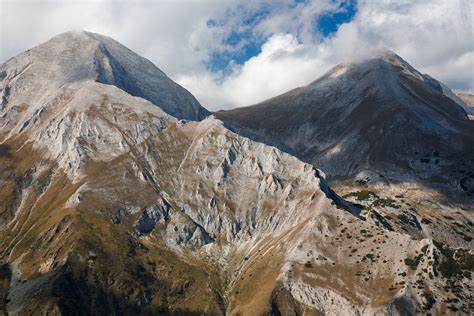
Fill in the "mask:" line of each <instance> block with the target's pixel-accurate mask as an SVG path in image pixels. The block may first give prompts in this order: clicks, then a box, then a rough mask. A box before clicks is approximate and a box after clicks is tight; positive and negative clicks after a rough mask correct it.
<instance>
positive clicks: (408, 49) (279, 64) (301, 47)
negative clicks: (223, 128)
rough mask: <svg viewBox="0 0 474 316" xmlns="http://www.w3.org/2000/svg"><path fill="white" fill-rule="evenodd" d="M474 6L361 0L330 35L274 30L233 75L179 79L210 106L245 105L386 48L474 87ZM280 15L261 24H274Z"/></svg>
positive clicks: (454, 82) (432, 72)
mask: <svg viewBox="0 0 474 316" xmlns="http://www.w3.org/2000/svg"><path fill="white" fill-rule="evenodd" d="M473 7H474V6H473V5H472V3H471V2H469V1H429V2H428V1H413V2H412V1H396V2H394V1H360V2H359V4H358V12H357V14H356V16H355V18H354V19H353V20H352V21H350V22H349V23H346V24H343V25H341V26H340V27H339V29H338V31H337V32H336V33H335V34H333V35H332V36H331V37H328V38H325V39H322V40H319V39H318V38H315V37H314V36H313V37H308V36H300V37H297V36H294V35H293V34H294V33H275V34H273V33H270V34H271V35H270V37H269V38H268V40H267V41H266V42H265V44H263V46H262V51H261V53H260V54H259V55H257V56H255V57H253V58H251V59H249V60H248V61H246V62H245V63H244V64H243V65H239V66H237V67H234V69H233V72H232V73H231V74H230V75H227V76H225V77H224V78H222V77H219V76H217V75H216V74H210V73H207V72H206V73H196V74H190V73H188V74H183V75H181V76H178V77H177V80H178V82H180V83H182V84H183V85H184V86H186V87H188V88H189V89H191V90H192V91H193V92H194V93H195V94H196V95H197V96H198V98H200V99H201V100H202V101H203V103H204V104H206V105H208V107H210V108H211V109H221V108H232V107H235V106H245V105H250V104H253V103H257V102H260V101H263V100H265V99H267V98H270V97H273V96H275V95H277V94H280V93H282V92H285V91H287V90H290V89H292V88H295V87H298V86H301V85H305V84H307V83H309V82H311V81H313V80H315V79H316V78H317V77H318V76H320V75H322V74H324V72H326V71H327V70H328V69H329V68H330V67H332V66H334V65H335V64H337V63H338V62H341V61H344V60H353V59H359V58H361V57H362V56H367V55H368V54H370V53H371V52H372V51H374V50H376V49H379V48H380V47H385V48H389V49H392V50H393V51H395V52H396V53H398V54H399V55H400V56H402V57H403V58H404V59H406V60H407V61H408V62H409V63H411V64H412V65H413V66H414V67H416V68H418V69H419V70H420V71H422V72H425V73H428V74H430V75H432V76H433V77H435V78H438V79H439V80H441V81H443V82H445V83H447V84H448V85H450V86H452V87H453V88H460V89H464V90H470V91H474V71H473V69H474V47H473V45H474V41H473V39H474V37H473V25H472V23H473V22H472V21H473ZM275 19H276V20H279V18H278V17H277V16H274V17H273V18H272V19H269V20H267V21H264V22H262V24H261V25H259V26H258V27H263V26H262V25H265V24H270V25H273V21H272V20H275ZM286 24H287V22H286V21H285V22H282V25H286ZM263 28H264V29H267V30H278V31H284V29H282V28H275V27H273V26H271V27H268V28H265V27H263ZM202 79H203V80H202ZM201 80H202V81H201Z"/></svg>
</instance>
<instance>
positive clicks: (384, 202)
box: [373, 199, 402, 208]
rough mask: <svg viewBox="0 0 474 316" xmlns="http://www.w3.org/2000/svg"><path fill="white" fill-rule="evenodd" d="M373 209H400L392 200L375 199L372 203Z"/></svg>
mask: <svg viewBox="0 0 474 316" xmlns="http://www.w3.org/2000/svg"><path fill="white" fill-rule="evenodd" d="M373 205H374V206H375V207H379V206H382V207H387V206H389V207H393V208H400V207H402V206H401V205H397V204H395V201H394V200H392V199H377V200H375V201H374V204H373Z"/></svg>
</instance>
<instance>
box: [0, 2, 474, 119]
mask: <svg viewBox="0 0 474 316" xmlns="http://www.w3.org/2000/svg"><path fill="white" fill-rule="evenodd" d="M473 28H474V1H471V0H426V1H424V0H397V1H391V0H370V1H368V0H360V1H356V0H348V1H342V0H341V1H339V0H306V1H305V0H252V1H249V0H232V1H230V0H155V1H151V0H147V1H139V0H136V1H130V0H129V1H117V0H95V1H94V0H82V1H77V0H70V1H65V0H44V1H39V0H0V62H2V63H3V62H4V61H6V60H7V59H8V58H10V57H13V56H15V55H16V54H18V53H20V52H22V51H25V50H27V49H28V48H31V47H33V46H35V45H38V44H40V43H42V42H45V41H47V40H48V39H49V38H51V37H53V36H55V35H57V34H60V33H62V32H65V31H69V30H73V29H76V30H77V29H82V30H86V31H91V32H96V33H101V34H104V35H108V36H110V37H112V38H114V39H116V40H117V41H119V42H121V43H122V44H124V45H125V46H127V47H129V48H130V49H132V50H134V51H135V52H137V53H138V54H140V55H142V56H144V57H146V58H148V59H150V60H151V61H152V62H153V63H154V64H155V65H157V66H158V67H159V68H160V69H161V70H163V71H164V72H165V73H166V74H167V75H168V76H169V77H171V78H172V79H173V80H175V81H176V82H178V83H179V84H181V85H183V86H184V87H185V88H187V89H188V90H189V91H190V92H191V93H193V94H194V95H195V96H196V97H197V98H198V100H199V101H200V102H201V104H202V105H204V106H205V107H206V108H208V109H209V110H218V109H229V108H233V107H238V106H246V105H251V104H255V103H258V102H261V101H263V100H265V99H268V98H271V97H273V96H276V95H279V94H281V93H284V92H286V91H288V90H290V89H293V88H296V87H299V86H303V85H306V84H308V83H310V82H312V81H314V80H315V79H317V78H318V77H319V76H321V75H322V74H324V73H325V72H326V71H327V70H329V69H330V68H331V67H333V66H335V65H336V64H338V63H339V62H343V61H348V60H354V59H359V58H361V57H364V56H367V55H370V52H373V51H374V50H377V49H379V48H382V47H383V48H388V49H391V50H393V51H394V52H396V53H397V54H398V55H400V56H401V57H402V58H404V59H405V60H406V61H408V62H409V63H410V64H412V65H413V66H414V67H415V68H417V69H418V70H420V71H421V72H423V73H427V74H430V75H431V76H433V77H435V78H436V79H438V80H440V81H442V82H444V83H446V84H447V85H448V86H450V87H451V88H454V89H462V90H466V91H471V92H474V35H473V34H474V30H473Z"/></svg>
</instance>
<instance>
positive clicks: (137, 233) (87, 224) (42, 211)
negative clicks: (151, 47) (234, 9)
mask: <svg viewBox="0 0 474 316" xmlns="http://www.w3.org/2000/svg"><path fill="white" fill-rule="evenodd" d="M90 36H92V37H93V38H95V39H98V38H99V39H100V40H98V45H99V46H101V43H102V42H105V43H106V44H107V43H108V42H109V41H111V40H109V39H107V38H103V37H101V36H98V35H90V34H88V33H80V34H77V33H71V34H68V35H67V36H66V35H61V36H60V37H58V38H55V39H53V42H55V44H54V45H55V46H61V45H63V44H61V40H59V39H60V38H63V41H64V47H66V48H68V49H69V47H71V46H70V45H72V47H74V45H76V44H77V49H76V50H72V51H71V52H70V55H64V51H63V50H60V51H61V56H68V58H72V60H71V61H70V62H68V61H67V60H63V61H61V62H58V63H59V65H58V63H56V62H52V60H61V58H60V57H59V56H56V58H55V57H54V56H52V55H48V56H43V55H35V58H34V60H35V62H34V63H33V64H31V65H30V66H28V68H27V69H23V68H22V67H20V68H17V67H18V63H17V62H16V60H23V59H24V58H25V57H24V56H25V54H27V53H24V54H22V55H20V57H18V58H14V59H12V60H10V61H8V62H7V63H5V64H3V65H1V66H0V67H1V69H2V73H3V74H4V75H2V76H3V77H2V81H1V82H0V87H1V89H2V93H3V95H4V100H5V102H4V103H3V107H2V108H1V110H0V142H1V144H0V185H1V187H2V190H0V237H1V238H0V310H3V311H6V312H8V313H11V314H21V315H23V314H31V313H41V314H43V313H50V314H74V313H77V312H78V311H81V312H82V313H84V314H159V313H162V314H210V315H224V314H228V315H258V314H269V313H270V314H275V315H279V314H283V315H294V314H302V315H319V314H327V315H340V314H341V313H342V314H358V315H373V314H400V315H405V314H407V313H409V314H415V313H421V312H430V313H436V312H438V313H446V312H447V311H456V310H457V311H458V312H459V313H468V312H469V311H471V310H472V306H470V305H469V303H468V302H469V301H470V300H472V288H471V283H472V276H471V271H472V269H473V266H472V265H473V254H472V251H471V250H470V249H472V222H473V221H474V219H473V218H472V213H469V212H467V211H466V210H463V209H461V208H460V207H459V206H458V205H454V204H453V205H451V206H450V207H446V206H445V204H443V205H442V206H439V205H436V204H435V202H434V201H433V200H432V199H431V198H432V197H434V194H435V193H431V195H430V194H429V193H427V192H425V191H423V192H417V191H416V190H411V189H413V188H406V189H405V191H400V192H398V193H397V194H398V195H399V196H401V195H403V196H404V198H400V201H398V200H397V201H395V200H393V201H391V200H390V199H389V198H388V196H391V194H393V193H394V192H392V191H391V190H393V188H392V187H386V186H383V185H380V186H379V187H377V191H374V192H371V193H367V192H365V193H360V192H352V191H354V190H353V189H354V188H348V191H347V192H343V193H344V194H345V195H346V199H348V200H352V201H353V202H354V203H350V202H348V201H346V200H344V199H342V198H340V197H339V196H337V195H336V194H335V193H334V192H333V191H332V189H331V188H330V187H329V186H328V184H327V182H326V180H325V179H324V175H323V173H322V172H321V171H319V170H318V169H316V168H315V167H313V166H312V165H310V164H307V163H304V162H302V161H300V160H299V159H297V158H295V157H293V156H291V155H289V154H287V153H284V152H282V151H280V150H279V149H276V148H275V147H271V146H268V145H264V144H263V143H258V142H255V141H252V140H250V139H248V138H245V137H243V136H239V135H238V134H235V133H234V132H232V131H230V130H229V129H227V128H226V127H225V126H224V124H223V123H222V122H221V121H219V120H218V119H216V118H215V117H212V116H211V117H208V118H207V119H204V120H202V121H200V122H196V121H183V120H179V119H180V118H181V117H178V118H176V117H174V116H172V115H170V113H171V111H170V110H169V109H170V108H169V106H170V104H178V105H180V102H181V101H182V100H183V99H182V98H187V93H186V92H183V93H184V95H180V96H179V97H178V98H177V99H176V100H174V101H173V100H172V101H173V102H176V103H173V102H169V103H167V105H163V104H159V103H155V102H153V103H151V102H150V101H153V100H150V99H149V98H141V97H137V96H133V95H134V93H131V92H130V91H128V90H127V89H126V88H125V87H124V85H123V84H120V83H119V81H112V82H106V83H104V82H101V81H100V80H97V77H96V76H95V75H92V76H90V74H91V73H92V74H94V73H96V72H95V71H96V70H93V71H92V72H91V69H96V68H94V66H91V65H94V60H95V59H94V58H95V57H94V56H96V55H95V53H94V54H92V55H87V56H90V57H91V58H92V59H91V60H88V59H87V58H86V57H84V58H86V60H82V59H81V58H82V57H83V56H86V55H85V54H86V51H87V50H88V47H89V46H88V45H89V43H91V42H90V38H89V37H90ZM64 37H66V38H64ZM70 37H72V38H73V39H74V40H73V41H72V43H73V44H71V43H70V42H69V40H70V39H69V38H70ZM93 42H94V43H95V41H93ZM95 44H97V43H95ZM95 44H94V45H93V46H95ZM79 47H83V49H79ZM68 49H67V50H66V51H68ZM52 52H54V50H52ZM111 54H113V53H111ZM81 56H82V57H81ZM74 60H78V61H79V60H81V63H83V65H82V66H81V63H79V62H74ZM48 63H49V65H50V66H49V67H46V65H47V64H48ZM35 64H39V65H42V66H41V67H42V68H41V69H43V70H45V69H48V73H44V72H38V71H36V70H34V69H36V68H34V67H36V66H34V65H35ZM116 66H117V65H116ZM91 67H92V68H91ZM117 67H118V66H117ZM131 67H132V66H131V65H130V64H129V63H128V61H127V60H123V61H122V62H121V64H120V67H119V68H121V69H132V68H131ZM136 67H137V68H136V69H141V68H140V67H141V66H138V65H137V66H136ZM19 69H20V70H19ZM21 69H23V70H21ZM80 74H85V75H80ZM137 76H138V75H137ZM45 78H51V79H45ZM58 78H59V79H58ZM65 78H66V79H65ZM60 79H61V80H64V81H61V80H60ZM48 80H49V81H48ZM58 80H59V82H57V81H58ZM126 83H127V84H128V79H127V82H126ZM166 84H167V83H166ZM137 85H138V86H139V87H141V86H142V83H141V82H138V83H137ZM125 86H126V85H125ZM161 88H162V86H155V87H154V88H153V89H157V90H156V91H158V92H159V91H161V90H160V89H161ZM154 91H155V90H154ZM153 93H155V92H150V95H152V94H153ZM186 100H189V99H186ZM183 109H188V108H187V103H184V104H183ZM183 109H181V108H177V109H175V110H174V111H178V112H179V111H181V110H183ZM187 113H188V112H187ZM171 114H172V113H171ZM423 194H425V195H423ZM402 199H403V200H404V202H402V201H401V200H402ZM411 200H417V201H418V204H420V205H418V204H412V205H408V203H410V201H411ZM428 200H431V203H432V204H431V207H430V208H429V207H425V206H426V203H427V201H428ZM415 207H416V208H417V212H418V213H417V215H416V216H415V217H414V218H413V217H407V215H405V217H403V216H401V215H403V214H405V212H408V211H409V208H415ZM438 209H440V210H438ZM435 210H436V211H435ZM389 214H391V215H390V216H389ZM448 214H449V216H450V219H449V220H446V221H448V222H449V223H448V224H449V225H445V224H446V223H447V222H446V221H444V220H441V221H438V219H439V218H441V216H442V215H443V216H448ZM399 215H400V216H399ZM425 218H426V219H425ZM456 224H457V225H456ZM458 226H459V227H458ZM453 227H455V229H456V230H457V231H458V232H459V233H457V234H456V233H453V232H452V231H451V230H452V229H453ZM434 231H437V232H442V233H440V234H435V233H434ZM435 240H436V241H435ZM361 245H363V247H361Z"/></svg>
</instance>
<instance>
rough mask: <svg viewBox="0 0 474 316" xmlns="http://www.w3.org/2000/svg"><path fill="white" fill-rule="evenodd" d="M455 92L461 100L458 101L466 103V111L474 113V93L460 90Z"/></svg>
mask: <svg viewBox="0 0 474 316" xmlns="http://www.w3.org/2000/svg"><path fill="white" fill-rule="evenodd" d="M454 94H455V95H456V97H457V98H458V99H460V101H461V102H459V101H458V103H461V104H462V103H464V109H465V110H466V112H467V113H469V114H471V115H474V94H472V93H469V92H466V91H460V90H457V91H454Z"/></svg>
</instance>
